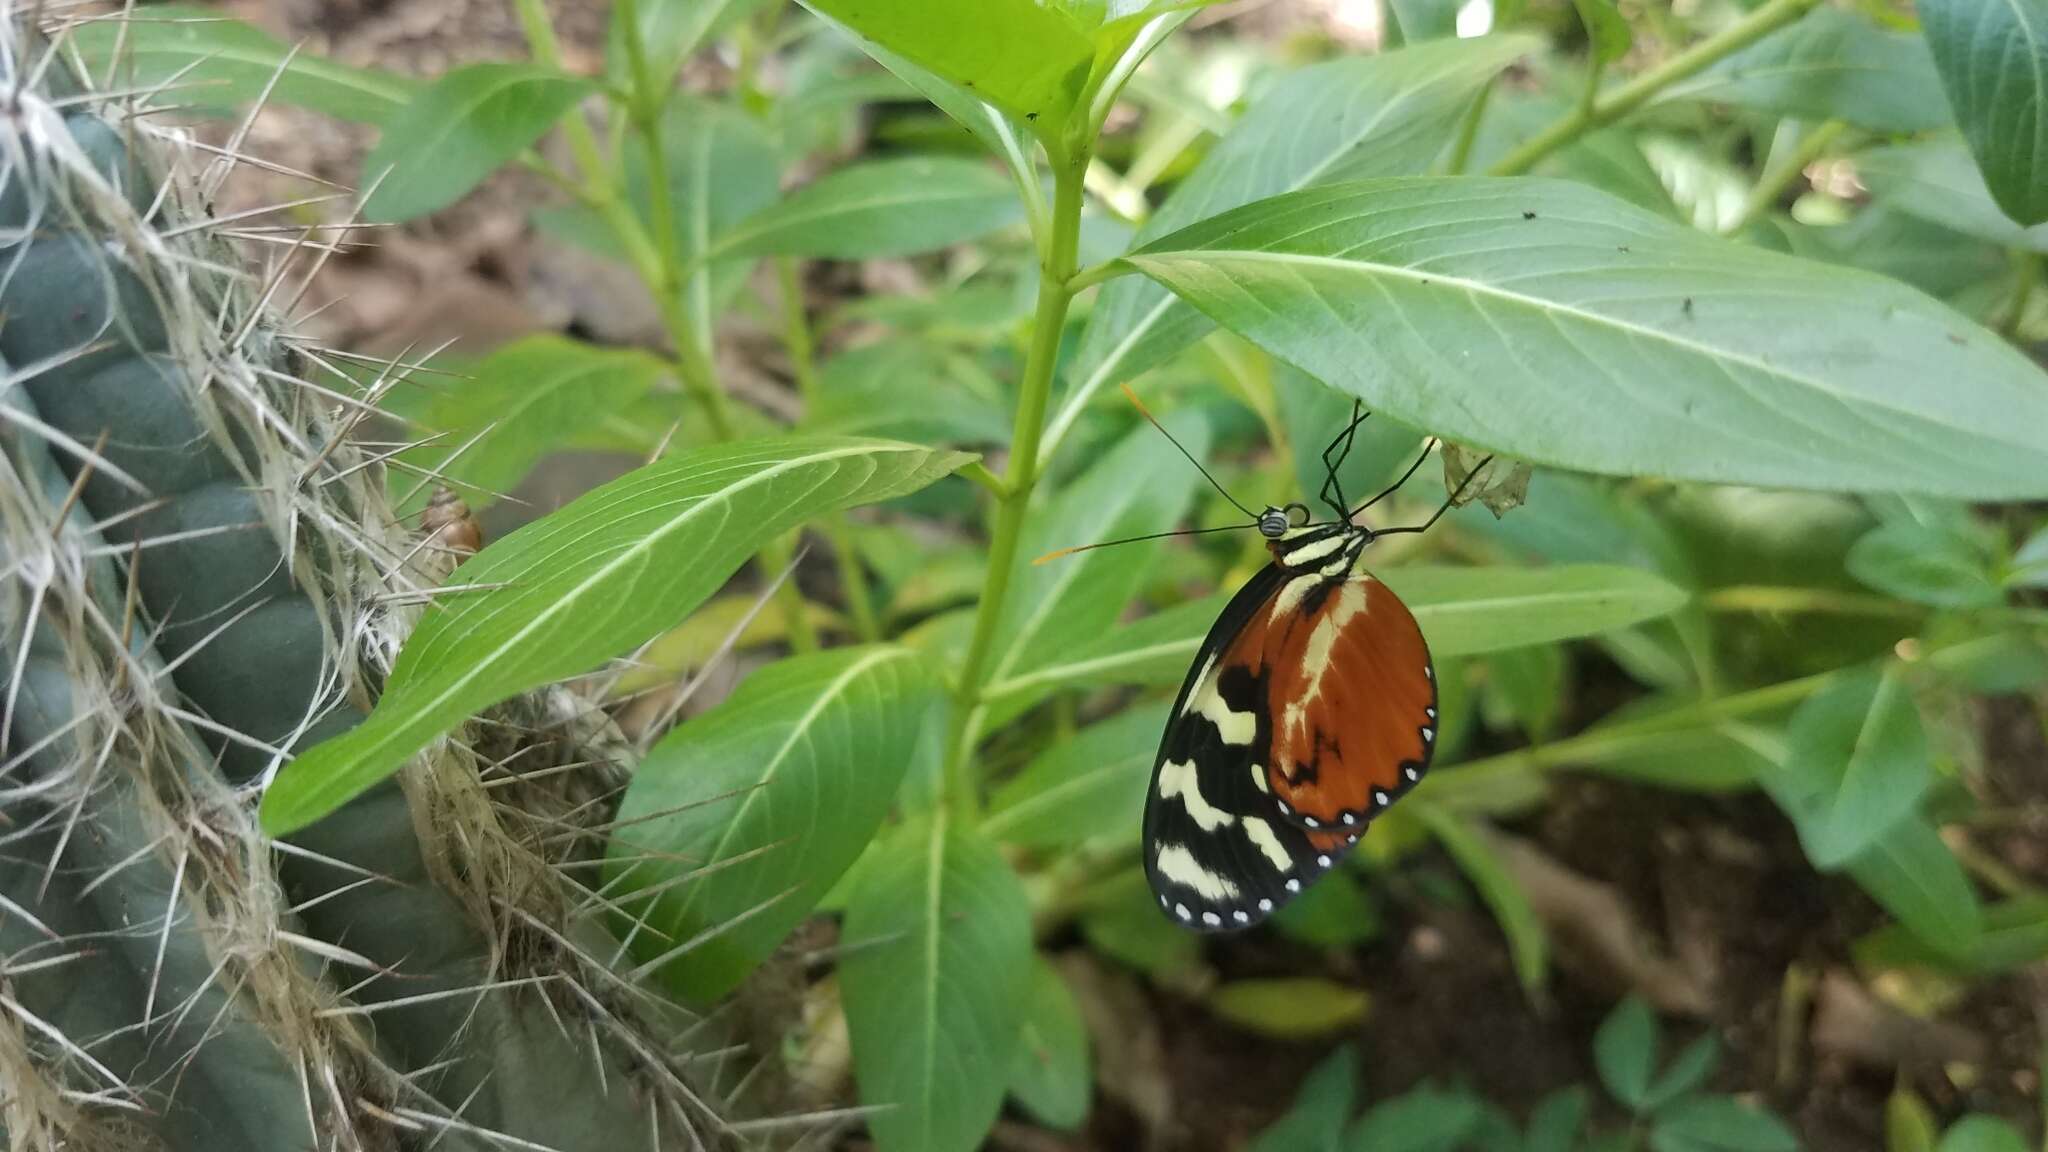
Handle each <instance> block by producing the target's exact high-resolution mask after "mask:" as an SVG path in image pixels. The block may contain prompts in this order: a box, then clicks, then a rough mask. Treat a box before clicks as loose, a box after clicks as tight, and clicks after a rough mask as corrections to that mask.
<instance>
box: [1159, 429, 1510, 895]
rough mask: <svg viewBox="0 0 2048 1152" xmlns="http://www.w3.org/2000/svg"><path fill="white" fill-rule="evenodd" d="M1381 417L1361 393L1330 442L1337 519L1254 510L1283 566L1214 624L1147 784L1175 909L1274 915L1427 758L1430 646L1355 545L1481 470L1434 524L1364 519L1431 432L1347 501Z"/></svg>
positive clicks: (1330, 495)
mask: <svg viewBox="0 0 2048 1152" xmlns="http://www.w3.org/2000/svg"><path fill="white" fill-rule="evenodd" d="M1132 399H1133V401H1134V402H1135V401H1136V397H1135V396H1133V397H1132ZM1139 410H1140V411H1143V406H1142V405H1140V406H1139ZM1367 415H1370V414H1369V413H1362V412H1360V411H1358V410H1357V409H1356V408H1354V409H1353V413H1352V419H1351V423H1350V425H1349V426H1348V427H1346V428H1345V429H1344V431H1342V432H1340V433H1338V435H1337V437H1336V439H1334V440H1332V441H1331V442H1330V446H1329V447H1328V448H1327V449H1325V450H1324V452H1323V463H1324V465H1325V466H1326V467H1327V470H1328V473H1327V474H1328V478H1327V479H1326V480H1325V481H1324V483H1323V490H1322V494H1321V497H1320V499H1321V502H1322V503H1323V504H1325V505H1326V506H1327V507H1328V508H1329V509H1330V511H1331V513H1332V516H1333V518H1332V519H1330V520H1327V521H1321V522H1318V521H1315V520H1314V519H1313V518H1312V513H1311V512H1310V511H1309V509H1308V508H1307V507H1306V506H1304V505H1301V504H1290V505H1288V506H1286V507H1284V508H1267V509H1266V510H1265V511H1264V512H1262V513H1259V514H1258V515H1257V516H1256V517H1255V521H1256V526H1257V528H1258V530H1259V532H1260V533H1261V534H1262V535H1264V536H1265V537H1266V543H1267V548H1268V550H1269V551H1270V552H1271V553H1272V557H1273V559H1272V563H1270V564H1268V565H1266V567H1265V568H1263V569H1261V570H1260V571H1259V573H1258V574H1257V575H1255V576H1253V577H1252V578H1251V579H1250V580H1249V581H1248V582H1246V584H1245V586H1244V587H1243V588H1241V589H1239V590H1238V592H1237V595H1235V596H1233V597H1231V600H1230V603H1229V605H1228V606H1227V607H1225V608H1224V609H1223V614H1222V615H1221V616H1219V617H1218V618H1217V620H1216V623H1215V625H1214V626H1213V627H1212V628H1210V629H1209V635H1208V636H1207V637H1206V638H1205V639H1204V640H1203V641H1202V646H1201V648H1200V649H1199V650H1197V651H1196V653H1195V660H1194V665H1193V666H1192V667H1191V668H1189V669H1188V676H1187V680H1186V682H1185V683H1183V684H1182V685H1181V689H1180V698H1179V699H1178V700H1176V701H1175V702H1174V706H1173V713H1172V717H1171V719H1169V720H1168V721H1167V725H1166V733H1165V736H1164V737H1163V738H1162V739H1161V740H1160V742H1159V755H1158V758H1157V759H1156V760H1155V761H1154V763H1153V766H1152V787H1151V789H1150V791H1149V792H1148V793H1147V795H1146V798H1145V841H1144V852H1145V875H1146V877H1147V878H1148V879H1149V880H1150V881H1151V883H1152V892H1153V894H1154V895H1155V896H1157V897H1158V898H1159V906H1160V907H1161V908H1162V909H1164V910H1165V911H1166V914H1167V915H1168V916H1170V917H1171V918H1173V919H1174V920H1177V921H1179V922H1180V923H1182V924H1184V925H1186V926H1188V927H1189V928H1193V929H1195V930H1197V931H1205V932H1228V931H1235V930H1238V929H1243V928H1249V927H1250V926H1252V925H1254V924H1257V923H1258V922H1260V921H1261V920H1264V919H1265V918H1266V917H1268V916H1270V915H1272V914H1273V912H1275V911H1276V910H1278V909H1279V908H1280V907H1281V906H1282V905H1284V904H1286V903H1287V902H1288V901H1289V900H1292V899H1294V897H1296V896H1297V895H1299V894H1300V893H1301V891H1302V890H1303V889H1304V888H1306V887H1307V886H1308V885H1310V884H1312V883H1314V882H1315V880H1316V878H1317V877H1319V876H1321V875H1322V874H1323V873H1324V872H1327V871H1328V870H1329V869H1330V868H1331V866H1333V865H1334V864H1335V863H1336V862H1337V861H1338V859H1339V858H1340V857H1342V856H1343V855H1344V853H1345V852H1347V851H1349V850H1350V848H1351V847H1352V845H1354V844H1356V843H1358V838H1359V837H1360V836H1361V835H1363V834H1364V832H1365V828H1366V825H1367V824H1368V823H1370V822H1371V821H1372V818H1373V817H1374V816H1377V815H1379V813H1381V812H1383V811H1385V810H1386V808H1387V806H1388V805H1390V804H1392V803H1393V802H1394V801H1396V800H1398V799H1400V798H1401V797H1402V796H1403V795H1404V794H1406V793H1407V791H1408V790H1409V789H1410V788H1413V787H1414V786H1415V785H1416V783H1417V782H1419V781H1420V780H1421V779H1422V777H1423V774H1424V773H1425V772H1427V771H1429V761H1430V755H1431V753H1432V752H1434V751H1435V747H1436V734H1437V719H1438V717H1437V684H1436V669H1435V667H1434V665H1432V664H1431V662H1430V658H1429V645H1428V644H1426V643H1425V642H1424V641H1423V638H1422V630H1421V629H1420V628H1419V627H1417V626H1416V623H1415V617H1414V616H1413V615H1412V614H1410V613H1409V611H1408V609H1407V607H1406V606H1405V605H1403V604H1402V603H1401V600H1400V598H1399V597H1397V596H1395V595H1394V593H1393V591H1392V590H1391V589H1389V588H1388V587H1387V586H1386V585H1384V584H1382V583H1380V582H1379V581H1378V580H1376V579H1374V578H1373V576H1372V574H1371V573H1370V572H1367V571H1365V570H1363V569H1361V568H1360V567H1359V559H1360V557H1361V556H1363V555H1364V553H1365V550H1366V548H1367V547H1368V546H1370V545H1371V544H1372V542H1373V541H1374V540H1376V539H1378V538H1379V537H1381V536H1391V535H1397V534H1402V533H1417V532H1422V531H1425V530H1427V529H1428V528H1429V527H1430V526H1431V525H1433V524H1435V523H1436V521H1437V519H1438V517H1441V516H1442V515H1443V514H1444V512H1445V511H1446V510H1447V509H1449V508H1450V506H1451V505H1452V504H1453V503H1455V502H1456V501H1457V499H1458V497H1459V496H1460V495H1461V494H1462V493H1463V492H1464V489H1465V487H1466V486H1467V485H1469V484H1470V483H1471V482H1472V476H1473V475H1476V474H1477V473H1478V471H1479V469H1474V471H1473V473H1472V474H1469V475H1467V476H1466V477H1465V479H1464V481H1463V482H1462V483H1460V484H1459V486H1458V490H1457V491H1456V492H1453V493H1452V494H1451V497H1450V499H1448V500H1446V501H1444V504H1443V506H1442V507H1440V508H1438V509H1437V511H1436V514H1435V515H1434V516H1431V517H1430V518H1429V519H1428V521H1426V522H1424V523H1422V524H1417V525H1412V526H1409V527H1403V528H1382V529H1378V530H1374V529H1371V528H1367V527H1365V526H1363V525H1361V524H1359V523H1357V517H1358V516H1359V514H1361V513H1363V512H1364V511H1365V510H1366V509H1368V508H1371V507H1372V506H1373V505H1374V504H1377V503H1379V502H1380V501H1381V500H1384V499H1386V498H1387V497H1388V496H1390V495H1392V494H1393V493H1394V492H1395V491H1397V490H1398V489H1399V488H1400V487H1401V486H1402V485H1403V484H1405V483H1407V481H1408V479H1409V478H1410V477H1412V476H1413V475H1414V474H1415V472H1416V470H1417V469H1418V468H1420V467H1421V466H1422V463H1423V461H1424V460H1427V459H1428V458H1429V452H1430V449H1431V448H1433V447H1434V443H1433V442H1432V444H1430V445H1428V446H1425V447H1424V449H1423V453H1422V456H1421V457H1420V458H1418V459H1417V460H1416V461H1415V463H1414V465H1412V466H1411V467H1410V468H1409V469H1408V471H1407V472H1406V473H1404V474H1403V475H1402V476H1401V478H1400V480H1397V481H1395V482H1394V483H1393V484H1392V485H1391V486H1389V487H1388V488H1387V489H1386V491H1384V492H1381V493H1380V494H1379V495H1377V496H1375V497H1373V498H1372V499H1370V500H1367V501H1366V502H1365V503H1363V504H1360V505H1359V506H1358V507H1356V508H1352V507H1349V506H1348V504H1347V502H1346V500H1345V498H1344V490H1343V486H1342V484H1341V482H1340V481H1339V480H1338V469H1339V467H1340V466H1341V465H1342V463H1343V461H1344V458H1345V456H1346V455H1347V454H1348V453H1349V452H1350V451H1351V445H1352V442H1353V441H1354V439H1355V438H1356V436H1357V433H1358V428H1359V426H1360V425H1361V424H1362V423H1364V421H1365V419H1366V416H1367ZM1147 418H1148V419H1149V418H1150V414H1149V413H1148V414H1147ZM1153 423H1154V424H1155V425H1156V424H1157V421H1153ZM1161 431H1162V432H1164V429H1161ZM1169 438H1170V437H1169ZM1192 459H1193V458H1192V457H1190V460H1192ZM1488 459H1489V460H1490V459H1491V457H1489V458H1488ZM1484 466H1485V465H1484V463H1482V464H1481V465H1480V467H1481V468H1484ZM1196 467H1197V468H1199V467H1200V465H1199V464H1197V465H1196ZM1203 475H1205V476H1206V475H1207V472H1204V473H1203ZM1211 483H1214V480H1213V479H1212V480H1211ZM1217 488H1218V491H1222V486H1221V485H1218V486H1217ZM1223 494H1224V496H1225V498H1226V499H1230V500H1231V503H1233V504H1236V503H1237V501H1236V500H1235V498H1232V497H1231V496H1230V494H1229V493H1228V492H1227V491H1226V492H1224V493H1223ZM1238 507H1239V509H1240V510H1242V511H1244V512H1245V514H1246V515H1248V516H1249V515H1251V511H1250V509H1248V508H1245V507H1244V506H1243V505H1242V504H1239V505H1238ZM1250 526H1251V525H1245V526H1243V527H1250Z"/></svg>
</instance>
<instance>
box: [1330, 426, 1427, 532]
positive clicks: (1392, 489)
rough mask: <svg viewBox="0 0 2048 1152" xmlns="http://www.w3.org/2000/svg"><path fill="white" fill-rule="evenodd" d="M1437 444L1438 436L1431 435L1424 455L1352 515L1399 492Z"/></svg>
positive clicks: (1423, 452)
mask: <svg viewBox="0 0 2048 1152" xmlns="http://www.w3.org/2000/svg"><path fill="white" fill-rule="evenodd" d="M1436 444H1437V441H1436V437H1434V436H1432V437H1430V439H1429V443H1427V444H1424V445H1423V446H1422V455H1420V456H1417V457H1416V458H1415V463H1413V464H1410V465H1409V466H1408V470H1407V471H1406V472H1403V473H1401V478H1400V479H1399V480H1396V481H1394V482H1393V483H1392V484H1389V485H1387V486H1386V488H1385V489H1384V490H1383V491H1381V493H1380V494H1379V495H1377V496H1375V497H1373V498H1372V499H1370V500H1367V501H1366V502H1365V503H1363V504H1360V505H1359V506H1358V507H1356V508H1353V509H1352V510H1351V513H1350V514H1351V515H1352V516H1356V515H1358V514H1359V513H1360V512H1363V511H1365V510H1366V509H1367V508H1370V507H1372V506H1373V505H1375V504H1377V503H1379V502H1380V501H1382V500H1385V499H1386V498H1387V497H1389V496H1392V495H1393V494H1394V493H1396V492H1399V491H1400V490H1401V485H1403V484H1406V483H1408V478H1409V477H1411V476H1413V475H1415V472H1416V470H1417V469H1419V468H1421V467H1422V462H1423V461H1425V460H1427V459H1429V454H1430V453H1431V452H1432V451H1434V450H1435V449H1436Z"/></svg>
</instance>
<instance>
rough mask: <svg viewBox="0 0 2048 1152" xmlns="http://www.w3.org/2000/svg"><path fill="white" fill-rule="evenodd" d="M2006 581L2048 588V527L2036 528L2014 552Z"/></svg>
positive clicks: (2026, 586) (2024, 585) (2015, 584)
mask: <svg viewBox="0 0 2048 1152" xmlns="http://www.w3.org/2000/svg"><path fill="white" fill-rule="evenodd" d="M2005 583H2006V584H2008V585H2011V586H2014V587H2019V588H2048V527H2042V528H2040V529H2038V530H2036V531H2035V533H2034V534H2033V535H2032V536H2029V537H2027V539H2026V542H2025V543H2023V544H2021V545H2020V546H2019V548H2018V549H2016V550H2015V551H2014V552H2013V554H2012V565H2011V567H2010V569H2009V570H2008V571H2007V573H2006V576H2005Z"/></svg>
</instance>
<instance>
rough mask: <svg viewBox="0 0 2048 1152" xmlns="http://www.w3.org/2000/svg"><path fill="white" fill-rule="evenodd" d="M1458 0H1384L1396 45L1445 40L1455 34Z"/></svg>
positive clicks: (1456, 30)
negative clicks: (1394, 34)
mask: <svg viewBox="0 0 2048 1152" xmlns="http://www.w3.org/2000/svg"><path fill="white" fill-rule="evenodd" d="M1459 7H1461V5H1460V4H1459V0H1387V9H1388V12H1389V14H1390V15H1391V16H1392V17H1393V23H1394V28H1393V29H1392V31H1394V32H1396V33H1398V35H1399V39H1398V40H1394V41H1392V42H1393V43H1397V44H1421V43H1424V42H1425V41H1429V40H1447V39H1450V38H1451V37H1454V36H1456V35H1457V34H1458V9H1459Z"/></svg>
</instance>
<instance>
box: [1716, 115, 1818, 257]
mask: <svg viewBox="0 0 2048 1152" xmlns="http://www.w3.org/2000/svg"><path fill="white" fill-rule="evenodd" d="M1847 128H1848V125H1847V124H1844V123H1843V122H1841V121H1840V120H1829V121H1827V122H1826V123H1824V124H1822V125H1820V126H1819V127H1817V128H1815V129H1814V130H1813V131H1811V132H1808V133H1807V134H1806V138H1805V139H1804V140H1801V141H1800V142H1799V145H1798V147H1796V148H1794V149H1793V150H1792V155H1790V156H1788V157H1786V158H1785V159H1784V160H1783V161H1781V162H1776V163H1773V164H1771V165H1770V166H1769V167H1768V168H1766V169H1765V170H1764V174H1763V175H1762V176H1760V177H1758V178H1757V182H1756V187H1754V188H1752V189H1750V191H1749V198H1748V199H1746V200H1744V201H1743V202H1742V211H1741V212H1740V213H1738V214H1737V215H1736V217H1735V220H1734V221H1733V222H1732V223H1730V224H1729V225H1728V227H1727V229H1726V232H1727V233H1728V234H1729V235H1734V234H1736V233H1739V232H1741V231H1742V230H1743V229H1745V228H1747V227H1749V226H1750V225H1751V224H1754V223H1755V222H1756V221H1757V220H1758V219H1759V218H1760V217H1762V216H1764V215H1765V214H1766V213H1768V212H1770V210H1771V209H1773V208H1775V207H1777V206H1778V201H1779V200H1781V199H1783V198H1784V196H1785V190H1786V189H1787V188H1790V187H1791V186H1792V185H1793V183H1794V182H1796V181H1797V180H1798V179H1799V177H1800V176H1801V175H1803V174H1804V173H1805V172H1806V169H1807V167H1808V166H1809V165H1811V164H1812V163H1813V162H1814V161H1815V160H1818V159H1820V158H1821V155H1822V154H1823V153H1825V152H1826V151H1827V150H1828V149H1829V148H1830V147H1831V146H1833V144H1834V142H1835V141H1836V140H1837V139H1838V138H1839V137H1840V136H1841V135H1842V132H1843V131H1844V130H1845V129H1847Z"/></svg>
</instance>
